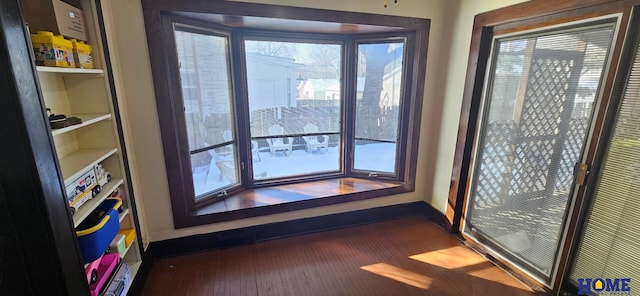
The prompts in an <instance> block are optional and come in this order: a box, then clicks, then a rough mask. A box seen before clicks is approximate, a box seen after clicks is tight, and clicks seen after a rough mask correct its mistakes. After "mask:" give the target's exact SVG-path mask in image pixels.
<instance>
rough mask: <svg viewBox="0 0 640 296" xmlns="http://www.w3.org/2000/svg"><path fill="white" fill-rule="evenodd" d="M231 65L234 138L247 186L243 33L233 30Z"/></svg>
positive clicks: (250, 181) (249, 170)
mask: <svg viewBox="0 0 640 296" xmlns="http://www.w3.org/2000/svg"><path fill="white" fill-rule="evenodd" d="M230 46H231V49H230V50H231V61H232V63H231V65H232V71H233V78H234V79H233V88H234V92H235V96H234V98H235V101H234V104H233V105H234V106H235V112H234V113H235V115H236V117H235V124H236V136H237V138H236V140H237V143H238V146H237V147H238V155H239V166H240V182H241V184H242V186H243V187H245V188H249V187H251V184H253V175H252V172H253V167H252V162H251V159H250V157H251V134H250V130H249V128H250V125H249V103H248V94H247V72H246V64H247V63H246V59H245V48H244V33H243V32H242V30H235V31H233V32H232V33H231V42H230Z"/></svg>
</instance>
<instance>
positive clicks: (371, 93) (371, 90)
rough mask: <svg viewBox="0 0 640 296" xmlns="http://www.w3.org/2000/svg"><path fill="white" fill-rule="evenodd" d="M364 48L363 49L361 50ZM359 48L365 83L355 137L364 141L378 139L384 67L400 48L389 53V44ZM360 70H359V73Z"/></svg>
mask: <svg viewBox="0 0 640 296" xmlns="http://www.w3.org/2000/svg"><path fill="white" fill-rule="evenodd" d="M363 47H364V48H363ZM363 47H361V51H362V55H361V56H360V58H362V57H364V59H365V62H364V65H362V64H360V63H359V64H360V65H359V66H361V65H362V66H364V67H365V69H364V74H365V78H366V79H365V82H364V89H363V91H362V100H361V101H360V104H359V106H358V121H357V122H356V136H357V137H359V138H366V139H378V138H379V136H380V135H379V132H380V131H381V130H382V129H381V128H380V126H379V122H380V120H379V119H380V115H381V113H380V94H381V92H382V82H383V79H384V74H385V72H384V71H385V67H386V66H387V64H389V63H390V62H392V61H393V60H394V58H395V56H396V51H397V50H401V47H399V48H396V49H395V50H392V51H390V50H389V49H390V44H388V43H382V44H367V45H364V46H363ZM361 70H362V69H359V70H358V72H360V71H361Z"/></svg>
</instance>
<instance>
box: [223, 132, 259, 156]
mask: <svg viewBox="0 0 640 296" xmlns="http://www.w3.org/2000/svg"><path fill="white" fill-rule="evenodd" d="M222 139H223V140H224V141H225V142H231V141H232V140H233V136H232V134H231V131H230V130H224V131H223V132H222ZM258 148H259V147H258V141H256V140H251V153H252V154H255V155H256V156H257V157H258V161H262V159H261V158H260V151H259V150H258Z"/></svg>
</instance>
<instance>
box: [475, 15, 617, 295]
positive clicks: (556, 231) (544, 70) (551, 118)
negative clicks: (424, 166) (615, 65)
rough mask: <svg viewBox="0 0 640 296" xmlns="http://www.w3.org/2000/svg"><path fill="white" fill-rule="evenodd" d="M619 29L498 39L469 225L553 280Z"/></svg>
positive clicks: (584, 27)
mask: <svg viewBox="0 0 640 296" xmlns="http://www.w3.org/2000/svg"><path fill="white" fill-rule="evenodd" d="M615 28H616V23H615V21H612V22H603V21H599V22H597V23H594V22H591V23H582V24H571V25H567V26H565V27H555V28H547V29H541V30H538V31H536V32H526V33H519V34H512V35H509V36H497V37H495V38H494V44H493V52H492V59H491V67H490V68H489V73H488V74H489V75H488V79H487V84H486V86H487V87H486V88H485V89H486V90H487V91H486V94H485V97H484V101H483V106H482V120H481V122H480V128H479V136H478V139H479V140H478V144H477V146H476V148H475V159H476V161H475V164H474V167H473V174H472V178H471V187H470V192H469V196H468V201H467V208H466V213H465V224H464V228H463V233H464V235H465V237H467V238H469V239H471V240H474V241H476V242H477V243H479V244H480V245H481V246H482V247H484V248H485V249H487V250H488V251H489V252H490V253H491V254H493V255H494V256H496V257H498V258H500V259H501V260H504V261H507V262H509V263H510V264H511V265H515V266H516V267H518V268H519V269H521V270H522V271H524V272H525V273H526V274H528V275H529V276H532V277H533V278H535V279H537V280H539V281H540V282H541V283H543V284H545V285H547V286H549V285H550V282H551V278H552V276H553V272H554V268H555V264H556V258H557V254H558V252H559V246H560V244H561V243H562V241H563V232H564V227H565V220H566V218H567V212H568V208H569V206H570V204H571V201H572V196H573V188H574V186H575V182H574V167H575V165H576V163H578V162H580V160H581V159H582V151H583V147H584V146H585V142H586V140H587V139H588V136H589V131H590V126H591V121H592V114H593V110H594V105H596V104H597V101H598V97H599V91H600V84H601V81H602V77H603V73H604V72H605V68H606V65H607V60H608V58H609V49H610V45H611V42H612V38H613V35H614V32H615Z"/></svg>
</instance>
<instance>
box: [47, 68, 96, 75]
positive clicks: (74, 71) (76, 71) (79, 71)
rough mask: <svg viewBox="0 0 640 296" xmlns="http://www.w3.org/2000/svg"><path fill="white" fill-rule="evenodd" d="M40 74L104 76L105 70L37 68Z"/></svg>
mask: <svg viewBox="0 0 640 296" xmlns="http://www.w3.org/2000/svg"><path fill="white" fill-rule="evenodd" d="M36 68H37V69H38V72H39V73H60V74H84V75H86V74H90V75H98V76H103V75H104V70H102V69H80V68H63V67H47V66H37V67H36Z"/></svg>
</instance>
